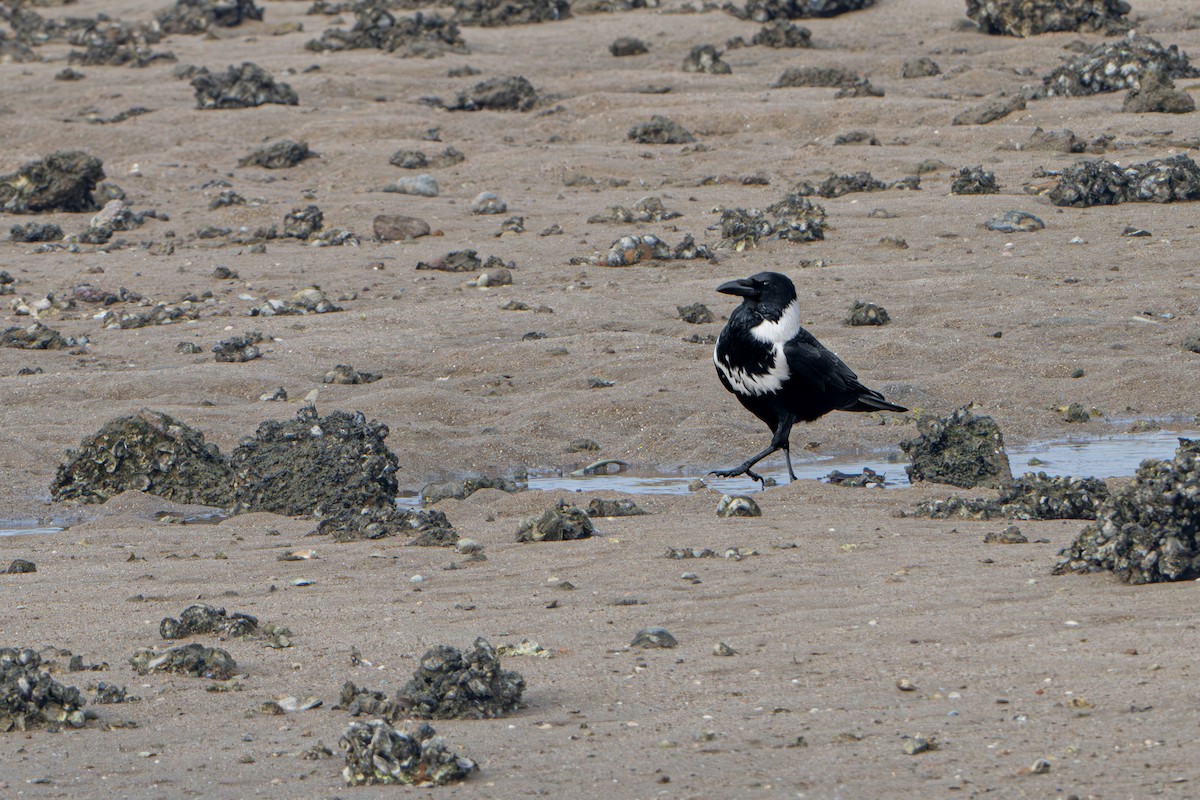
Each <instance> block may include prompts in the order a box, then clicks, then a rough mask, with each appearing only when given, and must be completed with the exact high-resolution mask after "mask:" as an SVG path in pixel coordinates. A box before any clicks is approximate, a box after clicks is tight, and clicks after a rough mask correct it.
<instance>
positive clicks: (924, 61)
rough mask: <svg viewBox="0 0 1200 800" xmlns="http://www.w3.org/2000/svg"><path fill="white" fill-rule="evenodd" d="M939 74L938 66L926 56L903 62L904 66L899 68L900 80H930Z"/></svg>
mask: <svg viewBox="0 0 1200 800" xmlns="http://www.w3.org/2000/svg"><path fill="white" fill-rule="evenodd" d="M941 74H942V68H941V67H939V66H938V63H937V62H936V61H934V60H933V59H932V58H929V57H927V56H922V57H921V58H914V59H912V60H910V61H905V62H904V66H902V67H901V68H900V77H901V78H931V77H933V76H934V75H941Z"/></svg>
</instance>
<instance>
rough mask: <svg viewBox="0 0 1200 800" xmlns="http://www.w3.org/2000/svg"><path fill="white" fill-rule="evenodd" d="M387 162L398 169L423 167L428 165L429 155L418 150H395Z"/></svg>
mask: <svg viewBox="0 0 1200 800" xmlns="http://www.w3.org/2000/svg"><path fill="white" fill-rule="evenodd" d="M388 163H389V164H391V165H392V166H395V167H400V169H425V168H426V167H428V166H429V157H428V156H426V155H425V154H424V153H422V152H421V151H420V150H397V151H396V152H395V153H392V157H391V158H389V159H388Z"/></svg>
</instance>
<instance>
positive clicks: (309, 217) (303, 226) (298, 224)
mask: <svg viewBox="0 0 1200 800" xmlns="http://www.w3.org/2000/svg"><path fill="white" fill-rule="evenodd" d="M324 224H325V214H324V213H323V212H322V211H321V209H320V208H318V207H317V206H312V205H310V206H305V207H304V208H293V209H292V210H291V211H290V212H288V214H287V215H286V216H284V218H283V235H284V236H285V237H290V238H292V239H308V238H310V237H312V235H313V234H314V233H317V232H318V231H319V230H321V228H322V227H323V226H324Z"/></svg>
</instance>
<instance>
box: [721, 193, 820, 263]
mask: <svg viewBox="0 0 1200 800" xmlns="http://www.w3.org/2000/svg"><path fill="white" fill-rule="evenodd" d="M714 227H715V228H716V229H717V230H719V231H720V234H721V241H720V242H719V243H718V244H717V247H718V248H724V249H729V250H738V251H741V250H745V249H746V248H747V247H755V246H757V245H758V242H759V241H760V240H762V239H783V240H786V241H789V242H813V241H817V240H819V239H824V238H825V228H826V227H827V226H826V222H825V209H824V208H822V207H821V206H819V205H817V204H816V203H814V202H812V201H811V200H809V199H808V198H806V197H802V196H800V195H798V194H789V195H788V196H787V197H785V198H783V199H782V200H780V201H779V202H777V203H773V204H771V205H769V206H767V207H766V209H765V210H760V209H757V208H726V209H723V210H722V211H721V219H720V220H719V221H718V223H717V225H716V226H714Z"/></svg>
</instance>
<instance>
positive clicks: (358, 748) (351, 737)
mask: <svg viewBox="0 0 1200 800" xmlns="http://www.w3.org/2000/svg"><path fill="white" fill-rule="evenodd" d="M338 746H339V747H341V749H343V750H345V751H346V766H345V767H344V768H343V769H342V779H343V780H344V781H345V782H346V785H347V786H365V785H371V784H389V783H398V784H403V785H405V786H444V785H445V784H449V783H457V782H459V781H462V780H465V779H466V778H468V777H469V776H470V775H471V773H473V772H477V771H478V770H479V765H478V764H476V763H475V762H474V761H472V760H471V759H469V758H467V757H465V756H460V755H459V754H458V753H455V752H454V751H453V750H451V749H450V748H449V747H448V746H447V745H446V743H445V741H444V740H443V739H442V737H441V736H438V735H437V732H436V731H435V730H434V729H433V728H432V727H431V726H430V725H429V723H426V722H423V723H420V724H417V725H414V724H412V723H409V724H408V725H406V726H404V727H402V728H400V729H396V728H394V727H392V725H391V723H389V722H388V721H386V720H382V719H373V720H368V721H366V722H351V723H350V725H349V727H347V728H346V730H345V732H344V733H342V735H341V738H340V739H338Z"/></svg>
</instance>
